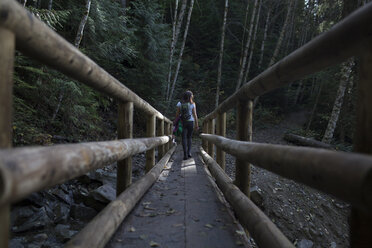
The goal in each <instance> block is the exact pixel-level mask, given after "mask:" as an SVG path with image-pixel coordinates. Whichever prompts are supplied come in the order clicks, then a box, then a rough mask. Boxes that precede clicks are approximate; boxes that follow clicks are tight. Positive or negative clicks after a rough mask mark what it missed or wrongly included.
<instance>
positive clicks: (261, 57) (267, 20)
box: [258, 9, 271, 69]
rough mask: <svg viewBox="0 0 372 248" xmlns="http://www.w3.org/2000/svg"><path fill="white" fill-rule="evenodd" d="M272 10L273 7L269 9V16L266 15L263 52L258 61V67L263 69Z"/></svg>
mask: <svg viewBox="0 0 372 248" xmlns="http://www.w3.org/2000/svg"><path fill="white" fill-rule="evenodd" d="M270 12H271V9H269V10H268V11H267V17H266V22H265V31H264V36H263V39H262V43H261V54H260V60H259V61H258V69H261V65H262V61H263V55H264V50H265V42H266V38H267V29H268V28H269V22H270Z"/></svg>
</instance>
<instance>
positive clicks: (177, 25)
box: [165, 0, 187, 100]
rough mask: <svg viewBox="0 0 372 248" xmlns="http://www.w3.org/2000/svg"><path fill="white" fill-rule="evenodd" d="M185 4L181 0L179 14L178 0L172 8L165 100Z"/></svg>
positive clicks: (168, 92) (167, 98) (184, 0)
mask: <svg viewBox="0 0 372 248" xmlns="http://www.w3.org/2000/svg"><path fill="white" fill-rule="evenodd" d="M186 6H187V0H183V1H182V5H181V9H180V14H179V16H178V14H177V13H178V0H176V6H175V10H174V19H173V23H172V32H173V33H172V41H171V48H170V54H169V66H168V79H167V92H166V96H165V100H169V94H170V86H171V79H172V63H173V55H174V51H175V49H176V45H177V41H178V36H179V34H180V31H181V26H182V22H183V17H184V16H185V10H186ZM177 16H178V17H177Z"/></svg>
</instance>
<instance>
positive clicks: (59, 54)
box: [0, 0, 170, 122]
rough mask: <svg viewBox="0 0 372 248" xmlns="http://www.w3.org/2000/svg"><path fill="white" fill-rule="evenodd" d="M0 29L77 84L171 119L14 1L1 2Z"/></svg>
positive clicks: (26, 52)
mask: <svg viewBox="0 0 372 248" xmlns="http://www.w3.org/2000/svg"><path fill="white" fill-rule="evenodd" d="M0 13H1V15H0V26H1V27H4V28H6V29H9V30H11V31H12V32H13V33H14V34H16V37H17V49H19V50H21V51H22V52H23V53H24V54H27V55H29V56H30V57H33V58H35V59H38V60H39V61H41V62H43V63H45V64H46V65H48V66H51V67H53V68H54V69H57V70H58V71H60V72H62V73H64V74H65V75H67V76H70V77H71V78H74V79H76V80H77V81H79V82H81V83H84V84H86V85H88V86H90V87H92V88H95V89H97V90H98V91H99V92H101V93H105V94H107V95H109V96H110V97H113V98H115V99H117V100H118V101H122V102H133V104H134V106H135V107H136V109H140V110H142V111H144V112H146V113H147V114H150V115H156V116H157V117H158V118H159V119H165V120H166V121H169V122H170V120H169V119H168V118H166V117H165V116H163V115H162V114H161V113H160V112H159V111H157V110H156V109H155V108H154V107H152V106H151V105H150V104H149V103H147V102H146V101H145V100H143V99H142V98H140V97H139V96H138V95H137V94H135V93H134V92H133V91H131V90H130V89H129V88H127V87H126V86H124V84H122V83H121V82H119V81H118V80H117V79H115V78H114V77H113V76H111V75H110V74H109V73H108V72H107V71H105V70H104V69H103V68H101V67H99V66H98V65H97V64H96V63H95V62H94V61H92V60H91V59H90V58H88V57H87V56H86V55H84V54H83V53H82V52H81V51H79V49H77V48H76V47H75V46H73V45H72V44H70V43H69V42H68V41H66V40H65V39H64V38H63V37H61V36H60V35H59V34H57V33H56V32H55V31H54V30H53V29H51V28H49V27H48V26H47V25H45V23H44V22H42V21H41V20H39V19H38V18H37V17H36V16H35V15H32V14H31V13H30V12H29V11H27V10H26V9H25V8H24V7H23V6H22V5H21V4H19V3H18V2H17V1H14V0H1V1H0Z"/></svg>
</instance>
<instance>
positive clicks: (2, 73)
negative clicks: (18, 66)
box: [0, 27, 15, 247]
mask: <svg viewBox="0 0 372 248" xmlns="http://www.w3.org/2000/svg"><path fill="white" fill-rule="evenodd" d="M14 47H15V37H14V34H13V33H12V32H10V31H8V30H6V29H3V28H1V27H0V54H1V55H0V148H10V147H11V146H12V113H13V102H12V101H13V98H12V96H13V66H14ZM0 223H1V225H0V247H8V242H9V227H10V205H3V206H1V207H0Z"/></svg>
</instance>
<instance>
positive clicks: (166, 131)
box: [164, 122, 172, 153]
mask: <svg viewBox="0 0 372 248" xmlns="http://www.w3.org/2000/svg"><path fill="white" fill-rule="evenodd" d="M164 125H165V135H167V136H169V135H171V131H170V123H168V122H166V123H165V124H164ZM170 142H172V140H171V139H170V140H169V142H168V143H167V144H165V145H164V149H165V151H164V152H165V153H167V152H168V151H169V149H170Z"/></svg>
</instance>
